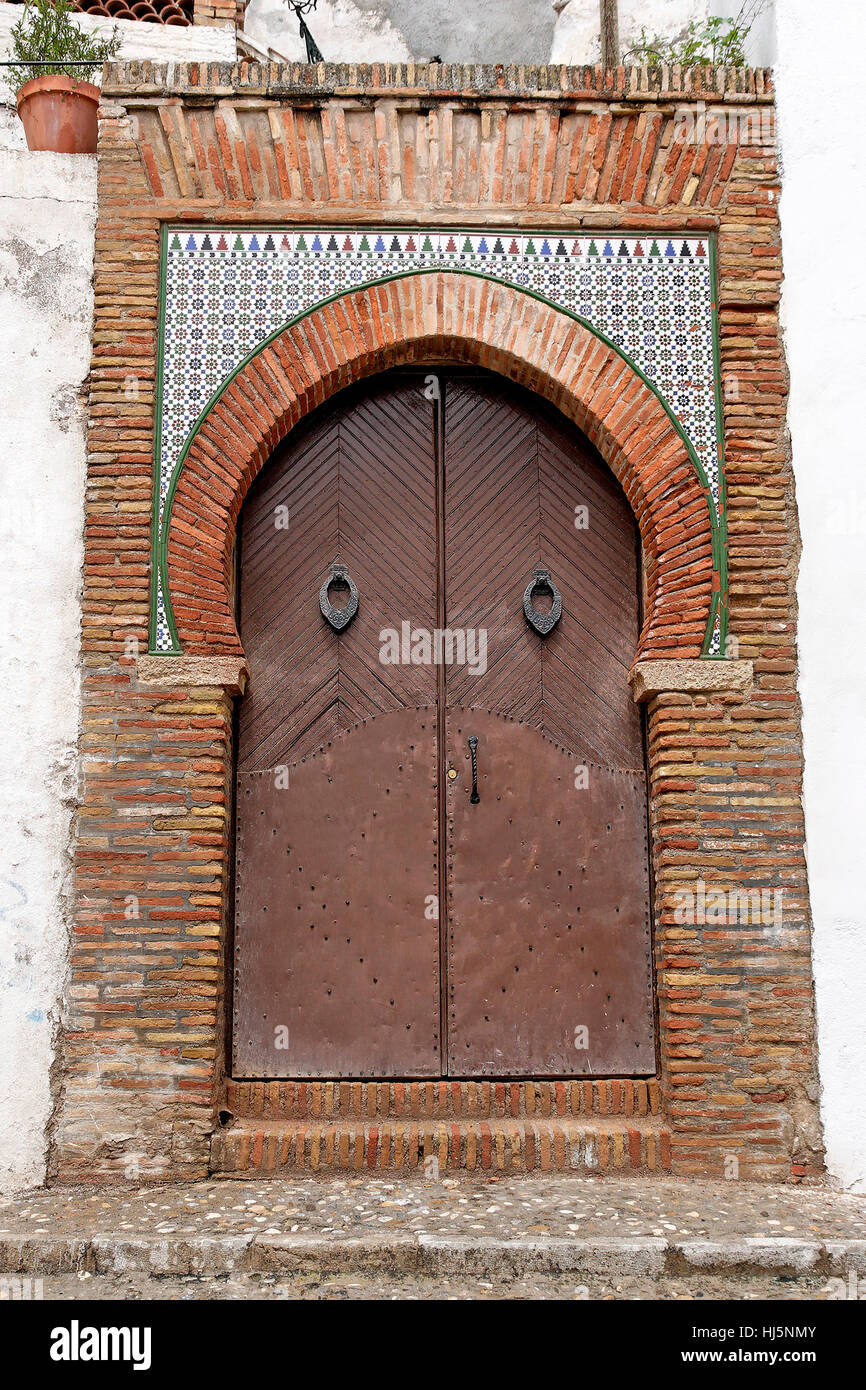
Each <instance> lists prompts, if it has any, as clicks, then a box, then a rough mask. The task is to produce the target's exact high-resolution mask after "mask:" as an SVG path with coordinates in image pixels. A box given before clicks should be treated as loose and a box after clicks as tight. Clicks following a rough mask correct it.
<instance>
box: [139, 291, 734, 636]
mask: <svg viewBox="0 0 866 1390" xmlns="http://www.w3.org/2000/svg"><path fill="white" fill-rule="evenodd" d="M411 362H431V363H435V362H453V363H466V364H472V365H475V366H481V367H486V368H488V369H489V370H491V371H494V372H497V373H499V374H500V375H501V376H504V377H507V378H509V379H511V380H513V381H516V382H519V383H520V384H521V385H523V386H525V387H528V388H529V389H531V390H533V391H536V392H538V394H539V395H541V396H544V397H545V398H546V399H547V400H548V401H550V402H551V403H552V404H553V405H555V406H556V407H557V408H558V409H559V410H560V411H562V413H563V414H564V415H566V416H567V417H568V418H569V419H570V420H572V421H573V422H574V424H576V425H577V426H578V428H579V429H581V430H582V431H583V432H584V434H586V436H587V437H588V438H589V439H590V440H591V442H592V443H593V444H594V445H595V447H596V448H597V449H598V451H599V453H600V454H601V455H602V457H603V458H604V459H605V460H606V462H607V464H608V465H609V467H610V468H611V469H612V471H613V472H614V474H615V475H616V477H617V478H618V479H619V481H620V483H621V484H622V487H623V489H624V491H625V493H626V496H627V497H628V499H629V502H630V504H631V506H632V509H633V511H634V514H635V517H636V519H637V523H638V526H639V529H640V534H641V540H642V544H643V549H644V556H645V566H646V597H647V601H646V611H645V620H644V625H643V629H642V632H641V636H640V642H639V645H638V651H637V652H636V654H635V658H636V659H646V658H649V657H696V656H699V655H700V654H701V651H702V649H703V648H704V642H705V637H706V634H707V630H708V623H709V618H710V613H711V611H712V610H713V607H714V605H713V593H714V580H715V576H714V564H713V560H714V553H715V552H714V537H713V525H712V521H711V507H712V501H711V499H710V497H709V493H708V489H707V488H706V485H705V481H704V480H703V479H702V477H701V476H699V473H698V471H697V469H696V467H695V464H694V462H693V459H692V457H691V456H690V453H689V450H688V448H687V446H686V443H685V442H684V439H683V437H682V435H681V433H680V432H679V430H678V429H677V427H676V425H675V424H674V422H673V420H672V418H671V416H670V415H669V413H668V411H667V409H666V407H665V405H664V404H663V402H662V401H661V399H660V397H659V396H658V395H657V394H656V393H655V392H654V390H653V389H652V388H651V387H650V386H649V385H648V384H647V382H646V381H645V380H644V379H643V377H641V376H640V374H639V373H638V372H637V371H636V370H635V369H634V368H633V367H632V366H631V365H630V364H629V362H628V361H627V360H626V359H625V358H624V357H623V356H622V355H621V354H620V353H618V352H617V350H616V349H615V348H614V347H613V346H611V345H610V344H608V343H607V342H605V341H604V340H603V339H601V338H600V337H598V336H597V335H596V334H594V333H593V332H592V330H591V329H590V328H589V327H587V326H586V325H584V324H583V323H581V322H580V321H579V320H577V319H575V318H573V317H572V316H571V315H569V314H567V313H565V312H564V311H562V310H559V309H556V308H554V307H553V306H552V305H550V304H548V303H546V302H545V301H543V300H539V299H537V298H535V297H534V296H532V295H530V294H528V293H526V292H525V291H522V290H519V289H516V288H514V287H513V286H510V285H505V284H501V283H499V282H496V281H492V280H487V279H482V278H479V277H475V276H471V275H466V274H461V273H459V272H448V271H435V272H433V271H431V272H427V273H423V272H421V273H413V274H410V275H407V276H405V277H401V278H396V279H393V280H389V281H387V282H383V283H381V284H377V285H372V286H367V287H364V288H361V289H358V290H355V291H351V292H348V293H346V294H344V295H342V296H339V297H337V298H334V299H333V300H330V301H328V302H327V303H325V304H322V305H320V306H319V307H318V308H317V309H314V310H312V311H311V312H310V313H309V314H307V315H306V316H305V317H303V318H301V319H299V320H296V321H295V322H294V323H292V324H290V325H289V326H288V327H287V328H285V329H283V330H282V332H280V333H279V334H278V335H276V336H275V337H274V338H273V339H271V340H270V341H269V342H268V343H267V344H265V345H264V346H263V347H262V348H261V349H260V350H259V351H258V352H257V353H256V354H255V355H254V356H253V357H252V358H250V359H249V360H248V361H247V362H246V363H245V364H244V365H243V366H242V368H241V369H240V370H239V371H238V372H237V373H236V374H235V376H234V377H233V378H232V379H231V380H230V381H229V383H228V384H227V385H226V387H225V388H224V389H223V391H222V392H221V394H220V395H219V397H218V398H217V399H216V401H215V402H214V403H213V404H212V406H211V408H210V409H209V411H208V413H207V415H206V416H205V417H204V419H203V420H202V421H201V422H200V425H199V427H198V429H197V431H196V433H195V435H194V437H193V440H192V442H191V444H190V446H189V448H188V451H187V455H186V459H185V461H184V464H183V467H182V468H181V470H180V472H179V475H178V478H177V482H176V486H175V489H174V494H173V497H172V498H170V500H169V505H170V507H171V512H170V517H169V521H168V540H167V550H166V569H165V577H166V579H167V585H168V592H169V594H170V597H171V602H172V605H173V610H174V618H175V623H176V626H177V633H178V638H179V642H180V646H181V649H182V650H183V651H184V652H186V653H189V654H195V655H211V656H213V655H229V654H242V652H243V648H242V646H241V641H240V637H239V635H238V631H237V626H236V623H235V619H234V614H233V611H232V582H231V556H232V546H233V542H234V534H235V528H236V525H237V520H238V516H239V513H240V509H241V506H242V504H243V501H244V498H245V496H246V494H247V492H248V490H249V487H250V485H251V483H252V482H253V479H254V478H255V477H256V475H257V474H258V472H259V471H260V469H261V468H262V467H263V465H264V463H265V462H266V461H267V459H268V457H269V456H270V454H271V453H272V451H273V450H274V449H275V448H276V446H277V444H278V443H279V442H280V440H281V439H282V438H284V436H285V435H286V434H288V433H289V431H290V430H291V429H293V428H294V426H295V425H297V424H298V422H299V421H300V420H301V419H302V418H303V417H304V416H305V415H306V414H308V413H309V411H311V410H313V409H315V408H316V407H317V406H318V405H321V404H322V403H323V402H324V401H325V400H326V399H327V398H328V397H330V396H331V395H333V394H334V392H336V391H339V390H341V389H342V388H343V387H346V386H349V385H351V384H352V383H353V382H356V381H359V380H360V379H362V378H363V377H365V376H370V375H372V374H374V373H376V372H381V371H385V370H387V369H388V368H390V367H396V366H402V365H405V364H407V363H411Z"/></svg>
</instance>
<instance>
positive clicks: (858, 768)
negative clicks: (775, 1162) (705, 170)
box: [776, 0, 866, 1191]
mask: <svg viewBox="0 0 866 1390" xmlns="http://www.w3.org/2000/svg"><path fill="white" fill-rule="evenodd" d="M777 23H778V43H779V58H778V65H777V70H776V81H777V91H778V101H779V127H780V139H781V148H782V158H783V161H784V176H783V182H782V199H781V214H782V247H783V253H784V267H785V284H784V298H783V311H784V325H785V345H786V350H787V355H788V365H789V368H790V373H791V400H790V408H789V412H788V419H789V424H790V429H791V442H792V449H793V461H794V476H795V480H796V491H797V506H798V511H799V517H800V531H801V536H802V547H803V550H802V559H801V563H800V575H799V583H798V598H799V616H800V642H799V669H800V695H801V699H802V703H803V729H804V739H805V755H806V785H805V811H806V836H807V852H808V861H809V885H810V891H811V900H812V914H813V920H814V968H815V988H816V994H817V1008H818V1055H819V1068H820V1075H821V1083H822V1099H821V1106H822V1117H823V1122H824V1133H825V1142H826V1145H827V1162H828V1166H829V1169H830V1172H831V1174H833V1176H834V1177H835V1178H836V1179H837V1180H838V1181H839V1182H841V1183H842V1184H844V1185H845V1186H846V1187H852V1188H856V1189H858V1190H861V1191H866V1026H864V1018H866V893H864V884H863V878H862V877H861V876H862V874H863V871H864V862H866V854H864V845H866V607H864V604H863V594H864V592H866V492H864V480H866V468H864V443H863V440H864V427H863V418H864V385H863V383H864V381H866V262H864V259H863V257H862V255H859V254H858V252H857V244H858V236H859V233H860V229H861V228H862V227H863V225H864V223H866V158H864V153H863V141H862V137H861V133H860V127H861V122H862V119H863V110H864V103H866V82H864V79H863V75H862V70H861V65H860V62H859V60H860V59H862V56H863V54H864V53H866V7H864V6H863V5H862V3H861V0H837V2H836V4H835V5H834V6H833V16H832V22H830V20H829V17H828V14H827V10H826V7H822V6H820V5H815V4H814V3H813V0H783V3H782V4H780V5H779V6H778V18H777ZM840 54H846V55H850V56H851V57H852V59H853V60H854V61H852V63H850V64H849V65H848V66H847V67H846V68H845V69H844V70H843V69H840V66H839V55H840Z"/></svg>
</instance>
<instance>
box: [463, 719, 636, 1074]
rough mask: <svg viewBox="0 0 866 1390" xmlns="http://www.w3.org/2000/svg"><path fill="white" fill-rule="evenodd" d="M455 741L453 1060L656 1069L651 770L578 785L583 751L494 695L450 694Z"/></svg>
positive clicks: (596, 774) (485, 1069)
mask: <svg viewBox="0 0 866 1390" xmlns="http://www.w3.org/2000/svg"><path fill="white" fill-rule="evenodd" d="M470 734H474V735H475V736H476V737H477V738H478V754H477V757H478V774H479V776H478V790H479V796H480V801H479V802H478V804H477V805H473V804H472V803H471V801H470V793H471V789H472V778H471V761H470V756H469V752H468V749H467V738H468V737H469V735H470ZM446 746H447V752H448V761H449V764H450V766H452V767H454V768H456V769H457V770H458V773H459V776H458V777H457V778H456V779H454V780H453V781H449V782H448V789H447V792H446V795H447V798H448V847H447V848H448V857H449V864H450V869H451V872H450V874H449V894H448V994H449V999H448V1015H449V1017H448V1070H449V1073H450V1074H451V1075H453V1076H551V1075H553V1076H558V1075H562V1076H568V1075H606V1074H607V1075H609V1074H617V1073H621V1074H623V1075H640V1074H646V1073H651V1072H652V1071H653V1070H654V1066H655V1051H654V1040H653V1010H652V962H651V946H650V922H649V884H648V869H647V845H646V783H645V779H644V776H643V774H641V773H639V772H623V771H619V770H617V769H610V768H608V767H604V766H599V765H590V766H589V768H588V782H587V785H586V786H582V785H581V786H580V787H576V786H575V776H574V770H575V762H576V759H575V755H574V753H573V752H571V751H567V750H565V749H563V748H560V747H558V746H557V745H555V744H554V743H552V742H551V741H550V740H549V739H547V738H546V737H545V736H544V735H543V734H540V733H539V732H538V731H537V730H536V729H533V728H531V727H530V726H529V725H527V724H524V723H520V722H519V721H517V720H513V719H510V718H506V717H504V716H502V715H496V714H490V713H488V711H487V710H473V709H460V708H456V707H449V709H448V712H447V744H446ZM581 780H582V779H581ZM583 1029H585V1030H586V1034H585V1036H584V1034H583V1032H582V1031H580V1030H583ZM576 1044H579V1046H577V1045H576ZM584 1044H586V1045H584Z"/></svg>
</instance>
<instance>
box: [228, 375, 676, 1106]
mask: <svg viewBox="0 0 866 1390" xmlns="http://www.w3.org/2000/svg"><path fill="white" fill-rule="evenodd" d="M432 370H433V369H425V371H424V372H423V373H415V374H413V373H404V374H400V375H394V376H390V377H385V378H380V379H378V380H377V381H376V382H374V383H373V384H372V386H369V387H367V388H365V389H364V390H362V391H354V392H352V393H349V394H347V395H346V396H345V397H341V398H340V399H339V400H338V401H337V402H336V403H335V404H334V406H332V407H331V408H330V409H326V410H325V412H324V413H322V414H321V415H317V416H316V417H314V419H313V422H312V423H311V424H310V425H309V426H308V427H307V428H305V429H302V430H299V431H296V432H295V434H293V435H292V437H291V439H290V440H289V441H288V442H287V444H286V445H285V446H283V447H282V448H281V450H279V451H278V453H277V455H275V457H274V459H273V460H272V461H271V463H270V464H269V465H268V468H267V469H266V470H265V472H264V474H263V475H262V477H261V478H260V479H259V481H258V483H257V484H256V486H255V487H254V489H253V491H252V492H251V495H250V497H249V499H248V500H247V503H246V504H245V507H244V511H243V514H242V518H241V532H240V535H241V548H240V555H241V564H240V584H239V590H240V620H241V633H242V637H243V640H244V645H245V649H246V651H247V656H248V659H249V662H250V668H251V684H250V692H249V694H248V695H247V696H246V697H245V699H244V700H243V701H242V702H241V706H240V712H239V741H238V782H237V798H236V818H237V863H236V914H235V980H234V1056H233V1071H234V1074H235V1075H236V1076H250V1077H252V1076H262V1077H266V1076H286V1077H299V1078H302V1077H329V1076H331V1077H351V1076H357V1077H364V1076H381V1077H383V1078H386V1077H401V1076H405V1077H424V1076H427V1077H432V1076H438V1075H451V1076H455V1077H458V1076H463V1077H472V1076H502V1077H509V1076H533V1075H539V1076H542V1075H548V1076H549V1075H563V1076H568V1075H584V1074H594V1075H604V1074H617V1073H618V1074H625V1075H637V1074H646V1073H649V1072H652V1071H653V1070H654V1062H655V1058H654V1035H653V1008H652V969H651V946H650V909H649V901H650V899H649V881H648V863H647V843H646V836H647V825H646V780H645V773H644V762H643V737H642V731H641V725H640V718H639V713H638V711H637V709H636V707H635V706H634V705H633V703H632V701H631V699H630V693H629V689H628V684H627V679H626V678H627V671H628V665H629V663H630V661H631V660H632V658H633V655H634V651H635V649H636V645H637V636H638V623H639V612H638V600H637V592H638V554H637V544H636V529H635V525H634V520H633V517H632V515H631V512H630V510H629V508H628V504H627V502H626V499H625V497H624V496H623V494H622V492H621V490H620V488H619V486H618V484H617V483H616V481H615V480H614V479H613V477H612V475H611V474H610V472H609V470H608V469H607V468H606V466H605V465H604V464H603V462H602V461H601V459H600V458H599V457H598V455H597V454H596V453H595V452H594V450H592V449H591V447H590V446H589V445H588V444H587V442H586V441H585V440H584V439H583V437H582V436H581V435H579V434H578V433H577V432H576V431H575V430H574V429H572V428H571V427H570V426H567V425H566V423H565V422H564V421H562V420H561V419H560V417H558V416H557V415H555V414H554V413H553V412H551V411H548V410H547V409H546V408H544V407H542V406H541V405H540V404H539V403H538V402H537V401H535V400H534V398H532V397H530V396H528V395H527V394H526V393H523V392H517V391H515V390H514V389H513V388H511V387H509V386H508V385H507V384H506V383H503V382H501V381H499V380H498V379H496V378H493V377H489V376H486V375H482V374H477V373H461V372H458V371H450V370H449V371H445V370H444V369H443V370H441V371H439V372H437V373H436V384H437V389H436V390H435V391H433V392H431V391H430V390H429V385H430V383H429V377H430V373H431V371H432ZM347 605H348V608H347ZM349 610H350V611H349ZM389 633H390V634H392V637H393V640H392V647H391V657H390V658H388V659H385V658H384V657H383V650H384V648H383V641H384V640H385V635H386V634H389ZM407 634H408V635H407ZM425 634H426V635H427V637H429V639H430V640H429V642H427V643H426V645H425V642H424V641H421V640H419V641H417V642H416V641H415V640H414V639H415V638H416V637H418V638H419V639H420V638H423V637H424V636H425ZM437 634H440V635H441V638H442V640H438V639H437ZM395 650H396V651H397V653H398V655H397V656H396V657H395V656H394V651H395ZM425 653H426V654H427V655H426V656H425ZM440 844H441V845H442V846H444V849H443V851H442V858H441V860H440Z"/></svg>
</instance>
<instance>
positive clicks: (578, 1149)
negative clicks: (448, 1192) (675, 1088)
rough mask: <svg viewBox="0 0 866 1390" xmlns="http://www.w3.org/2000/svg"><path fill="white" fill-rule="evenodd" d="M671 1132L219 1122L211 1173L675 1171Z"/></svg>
mask: <svg viewBox="0 0 866 1390" xmlns="http://www.w3.org/2000/svg"><path fill="white" fill-rule="evenodd" d="M670 1167H671V1136H670V1131H669V1130H667V1129H666V1128H664V1127H662V1126H661V1125H660V1124H659V1123H658V1122H657V1121H655V1120H653V1119H649V1120H647V1119H635V1120H633V1121H632V1122H631V1123H624V1122H620V1123H617V1122H616V1120H615V1119H612V1120H611V1121H609V1122H608V1123H603V1122H602V1123H588V1122H587V1121H586V1120H584V1121H581V1120H578V1119H574V1118H562V1119H558V1118H555V1117H551V1118H539V1119H537V1120H532V1119H530V1118H528V1117H524V1118H522V1119H516V1120H512V1119H495V1118H491V1119H490V1120H483V1119H477V1120H450V1121H445V1120H439V1121H435V1120H428V1121H425V1120H405V1121H404V1120H388V1119H374V1120H371V1121H366V1122H365V1121H361V1120H358V1121H351V1120H340V1119H337V1120H334V1121H333V1122H332V1123H324V1124H322V1123H318V1124H317V1123H316V1122H315V1121H313V1122H309V1123H304V1122H303V1121H296V1122H294V1123H292V1122H281V1121H279V1120H277V1121H273V1120H272V1121H268V1120H262V1121H258V1122H257V1121H255V1120H253V1121H252V1122H250V1121H246V1122H243V1123H237V1124H234V1125H232V1126H231V1127H226V1128H222V1129H219V1130H217V1131H216V1133H215V1134H214V1135H213V1138H212V1140H211V1164H210V1168H211V1173H212V1174H221V1175H224V1176H226V1177H232V1178H257V1177H261V1176H262V1174H264V1173H267V1174H280V1173H299V1172H301V1173H304V1172H305V1173H327V1172H344V1173H346V1172H356V1173H362V1172H363V1173H367V1174H372V1173H383V1172H391V1173H407V1172H410V1171H412V1170H413V1169H421V1170H423V1171H424V1173H425V1174H426V1175H427V1176H428V1177H430V1176H433V1177H439V1176H440V1175H441V1176H444V1175H446V1174H447V1173H456V1172H478V1173H480V1174H484V1173H491V1174H496V1173H509V1174H515V1173H532V1172H536V1171H539V1172H572V1173H574V1172H582V1173H586V1174H593V1173H607V1172H610V1173H619V1174H625V1173H627V1174H629V1175H635V1174H638V1173H646V1174H652V1173H669V1172H670Z"/></svg>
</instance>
